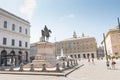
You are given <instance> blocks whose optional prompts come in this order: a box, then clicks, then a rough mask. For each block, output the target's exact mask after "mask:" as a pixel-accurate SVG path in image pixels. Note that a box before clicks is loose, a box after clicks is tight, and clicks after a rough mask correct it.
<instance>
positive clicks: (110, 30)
mask: <svg viewBox="0 0 120 80" xmlns="http://www.w3.org/2000/svg"><path fill="white" fill-rule="evenodd" d="M116 31H119V30H118V29H113V30H112V29H109V31H108V32H107V34H106V35H105V40H106V38H107V37H108V35H109V33H110V32H116ZM103 43H104V39H103V40H102V42H101V44H103Z"/></svg>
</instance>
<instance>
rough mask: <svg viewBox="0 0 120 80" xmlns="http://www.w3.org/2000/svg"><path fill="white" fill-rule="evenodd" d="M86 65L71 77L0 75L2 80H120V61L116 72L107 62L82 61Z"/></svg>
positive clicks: (71, 74)
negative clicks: (108, 66) (109, 67)
mask: <svg viewBox="0 0 120 80" xmlns="http://www.w3.org/2000/svg"><path fill="white" fill-rule="evenodd" d="M79 63H80V64H84V66H82V67H81V68H78V69H76V70H75V71H73V72H72V73H70V74H69V75H67V76H66V77H65V76H43V75H17V74H16V75H10V74H0V79H1V80H120V60H116V63H117V64H116V70H112V69H109V70H108V69H107V66H106V60H95V64H92V63H89V62H88V61H87V60H81V61H80V62H79Z"/></svg>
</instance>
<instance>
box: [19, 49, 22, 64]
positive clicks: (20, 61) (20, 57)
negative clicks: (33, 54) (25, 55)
mask: <svg viewBox="0 0 120 80" xmlns="http://www.w3.org/2000/svg"><path fill="white" fill-rule="evenodd" d="M21 63H22V51H18V64H21Z"/></svg>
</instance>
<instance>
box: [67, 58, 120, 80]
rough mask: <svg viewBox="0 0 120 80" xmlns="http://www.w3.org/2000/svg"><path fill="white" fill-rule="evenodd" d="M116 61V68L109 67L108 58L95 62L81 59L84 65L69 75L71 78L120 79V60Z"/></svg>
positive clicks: (83, 79) (91, 79) (82, 79)
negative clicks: (107, 64)
mask: <svg viewBox="0 0 120 80" xmlns="http://www.w3.org/2000/svg"><path fill="white" fill-rule="evenodd" d="M115 61H116V69H115V70H113V69H109V70H108V69H107V66H106V60H105V59H104V60H95V64H93V63H89V62H87V60H83V61H81V63H84V66H83V67H81V68H80V69H78V70H76V71H75V72H73V73H72V74H70V75H69V76H68V78H69V79H70V80H78V79H80V80H120V60H115Z"/></svg>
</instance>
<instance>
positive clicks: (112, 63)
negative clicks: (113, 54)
mask: <svg viewBox="0 0 120 80" xmlns="http://www.w3.org/2000/svg"><path fill="white" fill-rule="evenodd" d="M115 64H116V62H115V61H114V60H113V59H112V62H111V65H112V69H114V70H115Z"/></svg>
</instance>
